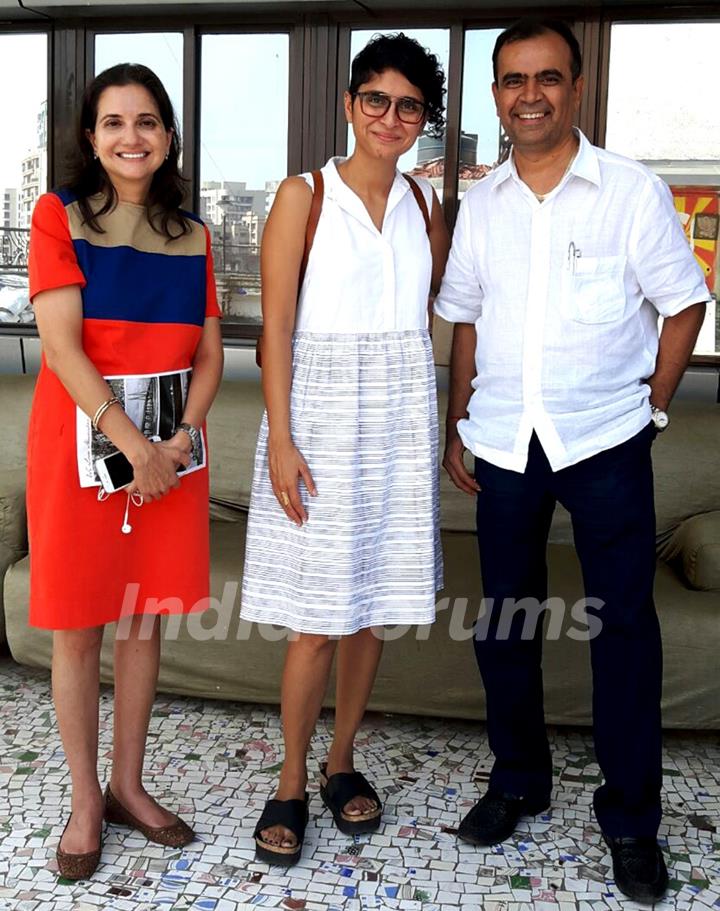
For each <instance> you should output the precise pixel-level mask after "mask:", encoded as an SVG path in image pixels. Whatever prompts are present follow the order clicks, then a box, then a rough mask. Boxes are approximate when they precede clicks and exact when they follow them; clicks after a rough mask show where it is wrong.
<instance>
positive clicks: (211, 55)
mask: <svg viewBox="0 0 720 911" xmlns="http://www.w3.org/2000/svg"><path fill="white" fill-rule="evenodd" d="M288 60H289V37H288V35H286V34H279V35H247V34H246V35H206V36H205V37H204V38H203V44H202V82H201V85H202V101H201V111H202V125H201V158H200V175H201V176H200V181H201V183H200V213H199V214H200V216H201V217H202V218H203V219H204V220H205V222H206V224H207V226H208V228H209V230H210V233H211V236H212V244H213V255H214V259H215V275H216V279H217V285H218V299H219V301H220V305H221V308H222V311H223V315H224V316H225V317H226V318H229V319H230V320H237V321H240V322H243V323H248V322H250V323H259V322H260V321H261V311H260V241H261V240H262V233H263V229H264V227H265V221H266V219H267V213H268V212H269V211H270V207H271V205H272V202H273V199H274V198H275V192H276V190H277V187H278V184H279V183H280V181H281V180H282V179H283V178H284V177H286V176H287V168H288Z"/></svg>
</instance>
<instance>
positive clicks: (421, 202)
mask: <svg viewBox="0 0 720 911" xmlns="http://www.w3.org/2000/svg"><path fill="white" fill-rule="evenodd" d="M403 176H404V178H405V180H407V182H408V183H409V184H410V189H411V190H412V194H413V196H414V197H415V202H416V203H417V204H418V206H419V207H420V211H421V212H422V217H423V220H424V222H425V230H426V232H427V234H428V237H429V236H430V215H429V213H428V207H427V203H426V202H425V196H424V195H423V191H422V190H421V189H420V186H419V184H418V182H417V181H416V180H415V178H414V177H411V176H410V175H409V174H404V175H403Z"/></svg>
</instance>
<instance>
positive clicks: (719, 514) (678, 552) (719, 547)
mask: <svg viewBox="0 0 720 911" xmlns="http://www.w3.org/2000/svg"><path fill="white" fill-rule="evenodd" d="M660 557H661V558H662V559H663V560H665V561H667V562H668V563H671V562H672V563H675V564H676V565H677V566H678V567H679V568H681V569H682V574H683V576H684V577H685V580H686V581H687V583H688V585H689V586H690V587H691V588H695V589H697V590H698V591H720V510H715V511H713V512H706V513H702V514H701V515H699V516H692V517H691V518H689V519H686V520H685V521H684V522H681V523H680V525H679V526H678V527H677V528H676V529H675V531H674V532H673V534H672V536H671V537H670V539H669V540H668V541H667V543H666V544H665V545H664V546H663V547H662V548H661V550H660Z"/></svg>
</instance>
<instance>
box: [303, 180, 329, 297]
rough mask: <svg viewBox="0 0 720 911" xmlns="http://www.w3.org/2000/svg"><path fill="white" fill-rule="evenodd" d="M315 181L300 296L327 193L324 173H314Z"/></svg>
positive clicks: (306, 236) (306, 229) (306, 228)
mask: <svg viewBox="0 0 720 911" xmlns="http://www.w3.org/2000/svg"><path fill="white" fill-rule="evenodd" d="M311 173H312V179H313V196H312V203H311V204H310V214H309V215H308V220H307V225H306V227H305V250H304V252H303V258H302V262H301V263H300V273H299V275H298V296H300V289H301V288H302V283H303V280H304V278H305V271H306V269H307V264H308V259H309V257H310V251H311V250H312V245H313V241H314V240H315V232H316V231H317V226H318V222H319V221H320V212H321V210H322V204H323V195H324V193H325V179H324V178H323V176H322V171H312V172H311Z"/></svg>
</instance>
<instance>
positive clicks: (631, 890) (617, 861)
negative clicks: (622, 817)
mask: <svg viewBox="0 0 720 911" xmlns="http://www.w3.org/2000/svg"><path fill="white" fill-rule="evenodd" d="M603 838H604V839H605V841H606V842H607V846H608V847H609V848H610V853H611V854H612V861H613V874H614V876H615V885H616V886H617V887H618V889H619V890H620V891H621V892H622V893H623V894H624V895H627V897H628V898H632V899H633V900H634V901H636V902H645V903H647V904H652V903H653V902H656V901H659V900H660V899H661V898H662V897H663V895H664V894H665V892H666V890H667V887H668V872H667V868H666V866H665V858H664V857H663V854H662V851H661V850H660V845H658V843H657V841H656V840H655V839H654V838H611V837H610V836H609V835H603Z"/></svg>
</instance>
